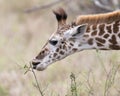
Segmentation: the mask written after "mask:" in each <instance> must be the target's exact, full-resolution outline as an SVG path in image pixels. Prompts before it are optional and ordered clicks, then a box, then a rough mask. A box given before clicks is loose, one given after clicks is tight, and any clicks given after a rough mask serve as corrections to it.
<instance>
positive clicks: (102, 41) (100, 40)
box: [95, 37, 105, 43]
mask: <svg viewBox="0 0 120 96" xmlns="http://www.w3.org/2000/svg"><path fill="white" fill-rule="evenodd" d="M95 39H96V40H97V41H99V42H100V43H105V40H104V39H102V38H98V37H97V38H95Z"/></svg>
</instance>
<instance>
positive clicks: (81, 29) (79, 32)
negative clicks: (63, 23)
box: [72, 24, 87, 37]
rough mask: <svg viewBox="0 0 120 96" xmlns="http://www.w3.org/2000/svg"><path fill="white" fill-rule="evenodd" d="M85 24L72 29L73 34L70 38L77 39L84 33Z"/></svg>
mask: <svg viewBox="0 0 120 96" xmlns="http://www.w3.org/2000/svg"><path fill="white" fill-rule="evenodd" d="M86 29H87V24H83V25H78V26H76V27H75V28H74V32H73V33H72V37H79V36H81V35H83V34H84V33H85V32H86Z"/></svg>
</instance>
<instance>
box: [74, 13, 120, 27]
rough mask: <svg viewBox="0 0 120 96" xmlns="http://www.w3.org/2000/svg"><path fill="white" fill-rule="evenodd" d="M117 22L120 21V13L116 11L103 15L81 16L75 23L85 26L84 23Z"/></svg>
mask: <svg viewBox="0 0 120 96" xmlns="http://www.w3.org/2000/svg"><path fill="white" fill-rule="evenodd" d="M117 20H120V11H114V12H109V13H102V14H92V15H81V16H78V17H77V19H76V20H75V23H76V25H79V24H84V23H89V24H98V23H111V22H113V21H117Z"/></svg>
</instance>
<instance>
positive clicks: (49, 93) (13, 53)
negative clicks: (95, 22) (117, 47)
mask: <svg viewBox="0 0 120 96" xmlns="http://www.w3.org/2000/svg"><path fill="white" fill-rule="evenodd" d="M58 7H63V8H64V9H65V10H66V12H67V14H68V23H70V22H71V21H73V20H75V18H76V17H77V16H78V15H81V14H94V13H106V12H110V11H114V10H118V9H119V7H120V0H0V96H40V94H39V91H38V89H37V88H36V82H35V79H34V76H33V74H32V72H27V73H26V74H24V73H25V71H26V69H25V66H29V61H31V60H32V59H33V58H34V57H35V56H36V55H37V54H38V53H39V52H40V50H41V48H42V47H43V45H44V44H45V42H46V41H47V40H48V38H49V37H50V35H51V34H52V33H53V32H55V31H56V29H57V21H56V18H55V16H54V14H53V13H52V10H53V9H56V8H58ZM119 52H120V51H96V50H86V51H82V52H79V53H76V54H73V55H71V56H69V57H67V58H65V59H64V60H61V61H59V62H56V63H54V64H53V65H51V66H50V67H49V68H47V69H46V70H45V71H42V72H38V71H35V73H36V75H37V79H38V81H39V84H40V86H41V89H42V91H43V93H44V96H120V85H119V84H120V67H119V66H120V54H119ZM71 72H72V73H74V74H75V76H76V86H77V95H72V91H71V78H70V74H71Z"/></svg>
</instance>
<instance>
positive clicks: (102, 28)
mask: <svg viewBox="0 0 120 96" xmlns="http://www.w3.org/2000/svg"><path fill="white" fill-rule="evenodd" d="M104 27H105V24H101V25H99V30H100V31H99V36H102V35H103V34H104V33H105V31H104Z"/></svg>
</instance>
